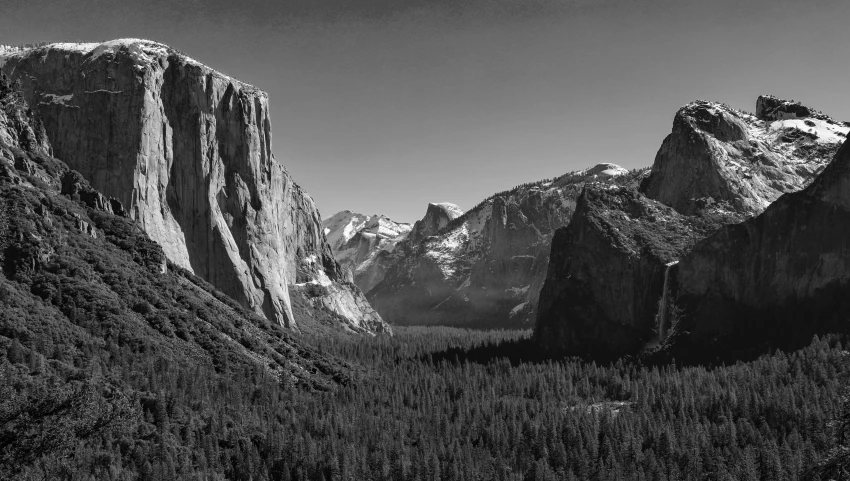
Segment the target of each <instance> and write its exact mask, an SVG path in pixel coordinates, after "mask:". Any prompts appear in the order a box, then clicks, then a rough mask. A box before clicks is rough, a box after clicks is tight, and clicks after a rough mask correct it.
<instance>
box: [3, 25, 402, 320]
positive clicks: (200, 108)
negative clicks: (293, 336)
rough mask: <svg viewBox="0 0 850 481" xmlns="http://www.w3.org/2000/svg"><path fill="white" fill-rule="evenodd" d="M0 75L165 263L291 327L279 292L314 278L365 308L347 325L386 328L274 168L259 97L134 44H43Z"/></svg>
mask: <svg viewBox="0 0 850 481" xmlns="http://www.w3.org/2000/svg"><path fill="white" fill-rule="evenodd" d="M0 65H2V68H3V70H4V71H5V72H6V73H7V74H9V75H10V76H11V77H12V78H13V79H19V80H20V81H21V83H22V87H23V91H24V93H25V96H26V98H27V101H28V102H29V104H30V105H31V106H33V108H35V109H37V110H38V112H39V113H40V115H41V117H42V118H43V119H44V124H45V128H46V131H47V133H48V136H49V138H50V139H51V143H52V145H53V149H54V152H53V153H54V155H55V156H56V157H58V158H61V159H63V160H64V161H65V162H66V163H68V165H70V166H71V167H72V168H73V169H75V170H78V171H79V172H80V173H82V174H83V176H85V177H86V178H87V179H88V180H89V181H90V182H91V183H92V185H93V186H94V187H95V188H97V189H99V190H100V191H102V192H104V194H106V195H108V196H112V197H115V198H117V199H119V200H120V201H121V202H122V203H123V204H124V206H126V208H127V209H128V211H129V213H130V215H131V217H133V218H134V219H136V220H137V221H138V222H139V223H140V224H141V225H142V227H143V228H144V229H145V231H146V232H147V233H148V235H150V236H151V238H153V239H154V240H156V241H157V242H158V243H160V244H161V245H162V246H163V249H164V250H165V252H166V254H167V255H168V257H169V258H170V259H172V261H174V262H175V263H177V264H179V265H181V266H183V267H185V268H187V269H190V270H191V271H193V272H194V273H195V274H196V275H199V276H200V277H202V278H204V279H206V280H207V281H209V282H210V283H212V284H213V285H215V286H216V287H217V288H219V289H220V290H222V291H224V292H225V293H227V294H228V295H229V296H231V297H233V298H234V299H236V300H237V301H239V302H240V303H242V304H243V305H245V306H247V307H250V308H252V309H254V310H255V311H257V312H259V313H263V314H264V315H265V316H266V317H267V318H269V319H273V320H277V321H279V322H281V323H282V324H285V325H287V326H290V327H293V326H295V322H296V319H295V318H294V316H293V313H292V308H291V303H290V300H289V286H290V285H293V284H305V283H309V282H313V281H316V282H319V281H320V280H321V282H325V283H327V282H331V283H336V284H339V285H338V286H337V287H339V289H336V290H337V291H340V292H338V293H337V294H339V293H345V296H346V297H351V299H350V301H354V300H355V299H358V298H359V299H361V300H362V302H360V303H356V302H355V304H357V306H358V307H357V308H356V309H350V308H346V309H343V310H341V311H340V312H339V313H338V314H339V315H340V316H341V318H342V319H343V322H345V323H346V324H347V325H348V326H349V327H352V328H354V329H355V330H367V331H371V330H383V329H384V328H385V327H386V326H385V325H384V324H383V322H382V321H381V320H380V317H379V316H377V314H376V313H374V311H372V310H371V308H370V307H369V306H368V303H366V302H365V299H362V297H363V296H362V294H361V293H360V291H359V290H358V289H357V288H356V287H354V286H353V285H351V284H348V283H345V282H344V281H343V280H342V278H341V276H340V272H339V266H338V264H337V263H336V261H335V260H334V258H333V256H332V254H331V250H330V248H329V246H328V244H327V241H326V239H325V236H324V233H323V231H322V228H321V224H320V222H321V218H320V216H319V213H318V211H317V209H316V207H315V205H314V203H313V200H312V199H311V198H310V197H309V196H308V195H307V194H306V193H304V192H303V191H302V190H301V189H300V187H298V185H297V184H295V182H294V181H293V180H292V178H291V177H290V176H289V174H288V173H287V171H286V169H285V168H284V167H283V166H282V165H281V164H279V163H278V162H277V161H276V160H275V159H274V156H273V154H272V134H271V122H270V119H269V109H268V96H267V94H266V93H265V92H263V91H261V90H259V89H257V88H255V87H252V86H250V85H248V84H245V83H242V82H239V81H238V80H235V79H232V78H230V77H228V76H226V75H223V74H221V73H218V72H216V71H214V70H212V69H210V68H209V67H206V66H204V65H202V64H200V63H198V62H196V61H194V60H192V59H191V58H188V57H186V56H185V55H183V54H181V53H179V52H177V51H175V50H173V49H171V48H169V47H167V46H164V45H161V44H158V43H155V42H149V41H144V40H117V41H112V42H106V43H103V44H53V45H49V46H47V47H43V48H39V49H35V50H30V51H25V52H22V53H18V54H15V55H12V56H10V57H8V58H6V59H3V60H0ZM340 282H342V283H341V284H340ZM322 292H323V294H322V295H324V296H327V295H331V294H328V292H326V291H322ZM320 297H321V296H320ZM335 301H338V299H337V300H335ZM322 303H323V304H330V305H335V304H338V303H337V302H328V299H325V300H324V301H323V302H322ZM348 304H350V302H348V301H346V305H348Z"/></svg>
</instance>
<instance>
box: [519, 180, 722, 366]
mask: <svg viewBox="0 0 850 481" xmlns="http://www.w3.org/2000/svg"><path fill="white" fill-rule="evenodd" d="M711 227H712V224H711V223H710V222H707V221H705V220H703V219H695V218H690V217H687V216H683V215H681V214H679V213H678V212H676V211H675V210H673V209H672V208H670V207H668V206H665V205H663V204H661V203H659V202H657V201H654V200H652V199H648V198H647V197H645V196H644V195H642V194H640V193H639V192H637V191H636V190H635V189H632V188H627V187H616V186H601V188H600V186H589V187H587V188H585V190H584V192H583V193H582V195H581V196H580V198H579V200H578V206H577V207H576V211H575V214H574V215H573V218H572V221H571V222H570V223H569V225H567V226H566V227H562V228H560V229H558V230H557V232H556V233H555V236H554V239H553V240H552V251H551V254H550V260H549V269H548V273H547V275H546V279H545V283H544V284H543V289H542V290H541V292H540V303H539V308H538V313H537V325H536V328H535V336H536V337H537V339H538V341H539V342H540V344H541V346H542V347H543V348H544V349H547V350H549V351H552V352H566V353H570V354H579V355H587V354H590V355H595V356H618V355H622V354H626V353H632V352H636V351H637V350H639V349H640V348H641V347H642V346H643V345H645V344H647V343H648V342H650V341H651V340H652V339H653V337H654V336H655V333H654V330H655V329H656V312H657V309H658V300H659V299H660V297H661V294H662V289H663V287H664V271H665V269H666V268H667V265H668V264H671V263H673V262H675V261H676V259H678V258H679V257H680V256H681V255H682V254H683V253H684V252H687V251H688V250H689V249H690V247H691V246H692V245H693V244H694V243H695V242H696V241H697V240H698V239H700V238H701V237H703V236H704V235H705V233H706V232H707V231H710V229H711Z"/></svg>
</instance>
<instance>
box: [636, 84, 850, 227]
mask: <svg viewBox="0 0 850 481" xmlns="http://www.w3.org/2000/svg"><path fill="white" fill-rule="evenodd" d="M783 102H784V101H781V100H778V99H776V98H775V97H770V96H761V97H759V98H758V100H757V109H756V110H757V113H758V116H754V115H751V114H748V113H746V112H741V111H738V110H735V109H732V108H731V107H729V106H726V105H723V104H719V103H714V102H705V101H696V102H693V103H690V104H688V105H686V106H685V107H683V108H682V109H680V110H679V111H678V112H677V113H676V116H675V118H674V120H673V131H672V132H671V133H670V135H668V136H667V138H666V139H664V142H663V143H662V144H661V148H660V149H659V150H658V154H657V155H656V158H655V162H654V163H653V166H652V175H651V176H650V178H649V180H648V182H647V184H646V185H645V186H644V189H643V190H644V192H645V193H646V195H647V196H648V197H650V198H652V199H656V200H658V201H659V202H662V203H664V204H667V205H669V206H671V207H673V208H674V209H676V210H677V211H678V212H680V213H682V214H685V215H692V214H694V213H696V212H697V211H698V210H700V209H704V208H705V207H707V206H712V205H714V204H719V206H718V207H717V208H720V209H725V210H728V211H733V212H738V213H742V214H745V215H752V214H757V213H759V212H761V211H762V210H764V209H765V208H766V207H767V206H768V205H770V204H771V203H772V202H773V201H775V200H776V199H777V198H779V196H780V195H782V194H784V193H786V192H796V191H798V190H800V189H802V188H803V187H805V186H806V185H808V183H809V182H811V181H812V179H814V177H815V176H816V175H817V174H818V173H820V172H821V171H823V169H824V168H825V167H826V164H827V163H828V162H829V160H830V159H831V158H832V155H833V154H834V153H835V150H836V148H837V145H840V144H841V143H842V142H843V141H844V139H845V138H846V135H847V132H848V131H850V127H848V125H845V124H844V123H843V122H838V121H836V120H833V119H831V118H830V117H827V116H825V115H822V114H820V115H815V114H814V112H813V111H811V110H810V109H808V108H807V107H802V106H800V107H801V108H798V109H794V108H792V107H782V105H785V104H789V105H799V104H791V103H788V102H784V103H783ZM774 104H776V106H774V107H772V108H768V107H766V106H767V105H774ZM780 108H785V109H786V110H788V111H789V112H791V111H792V110H793V112H796V113H799V114H800V115H801V116H800V117H796V113H786V114H783V115H780V113H779V112H780V111H779V109H780ZM809 113H811V114H812V115H813V116H809V115H808V114H809Z"/></svg>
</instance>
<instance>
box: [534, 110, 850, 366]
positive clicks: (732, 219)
mask: <svg viewBox="0 0 850 481" xmlns="http://www.w3.org/2000/svg"><path fill="white" fill-rule="evenodd" d="M788 105H791V106H792V107H787V106H788ZM796 105H798V104H795V103H791V102H785V101H781V100H778V99H776V98H775V97H768V96H763V97H759V99H758V101H757V106H758V109H757V110H758V112H759V115H760V117H761V118H758V117H756V116H753V115H750V114H747V113H745V112H740V111H736V110H734V109H732V108H730V107H728V106H725V105H722V104H718V103H709V102H704V101H697V102H694V103H691V104H688V105H686V106H685V107H683V108H682V109H680V110H679V111H678V112H677V114H676V116H675V118H674V122H673V129H672V132H671V134H670V135H669V136H668V137H667V138H666V139H665V140H664V142H663V144H662V146H661V148H660V149H659V151H658V155H657V156H656V158H655V162H654V164H653V166H652V169H651V171H650V172H649V174H648V175H647V176H646V177H645V178H643V179H642V180H641V182H640V187H639V188H637V189H631V188H628V187H626V188H622V187H621V188H618V189H611V188H609V187H607V186H598V185H594V184H589V185H587V186H586V187H585V191H584V193H583V194H582V195H581V197H580V198H579V202H578V206H577V207H576V213H575V215H573V217H572V220H571V222H570V224H569V225H568V226H567V227H565V228H562V229H559V231H558V232H557V233H556V235H555V237H554V239H553V241H552V251H551V262H550V264H549V269H548V273H547V275H546V280H545V283H544V285H543V288H542V291H541V294H540V304H539V311H538V314H537V321H536V336H537V338H538V340H539V342H540V343H541V345H542V346H543V347H544V348H547V349H550V350H552V351H566V352H571V353H577V354H590V355H597V356H606V355H611V356H619V355H622V354H627V353H634V352H637V351H639V350H640V349H642V348H645V347H647V346H650V347H651V346H653V345H657V344H659V343H661V342H662V341H663V340H664V338H665V337H666V334H667V333H668V332H669V330H670V328H671V325H670V324H671V319H672V317H673V316H671V315H668V314H669V310H670V309H669V308H670V306H669V305H668V304H669V302H668V301H670V300H671V299H672V298H671V297H670V293H671V289H672V287H671V286H672V284H670V285H668V283H670V282H672V281H673V280H675V278H676V275H675V271H676V267H674V266H675V265H676V263H677V262H679V261H680V260H682V259H683V258H686V256H687V255H688V253H689V252H690V251H691V250H692V249H694V246H695V245H697V244H698V242H700V241H701V240H702V239H704V238H706V237H707V236H709V235H711V234H713V233H714V232H716V231H718V229H721V228H723V226H726V225H734V224H738V223H740V222H742V221H745V220H746V219H748V218H750V217H751V216H753V215H755V214H758V213H760V212H762V211H763V210H764V209H765V208H766V207H767V206H769V205H771V203H772V202H774V201H776V199H777V198H780V196H782V195H783V194H786V193H790V192H795V191H799V190H800V189H802V188H804V187H805V186H807V185H809V184H810V183H811V182H812V181H813V180H814V179H815V178H816V176H817V174H818V173H820V172H822V171H824V169H825V168H826V166H827V165H828V164H829V161H830V159H831V158H832V155H833V154H834V153H835V152H836V150H837V149H838V147H839V146H840V145H841V143H842V141H843V139H844V138H845V136H846V134H847V132H848V130H850V129H848V127H847V126H846V125H844V124H843V123H840V122H837V121H835V120H833V119H831V118H829V117H827V116H825V115H823V114H820V113H815V112H814V111H813V110H812V109H808V108H805V110H803V109H800V108H798V107H794V106H796ZM783 106H786V107H783ZM782 108H785V109H786V110H788V111H789V112H796V113H799V114H803V113H804V112H808V113H809V114H810V115H811V116H810V117H793V118H791V115H796V114H791V113H787V114H780V113H777V112H780V111H781V109H782ZM789 228H790V227H789ZM700 245H701V244H700Z"/></svg>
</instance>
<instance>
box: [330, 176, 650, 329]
mask: <svg viewBox="0 0 850 481" xmlns="http://www.w3.org/2000/svg"><path fill="white" fill-rule="evenodd" d="M637 175H638V174H637V173H636V172H629V171H628V170H626V169H623V168H622V167H619V166H617V165H614V164H599V165H597V166H595V167H592V168H590V169H585V170H582V171H576V172H571V173H569V174H565V175H563V176H560V177H558V178H555V179H548V180H544V181H538V182H532V183H527V184H523V185H521V186H517V187H516V188H514V189H510V190H507V191H503V192H500V193H497V194H494V195H493V196H489V197H487V198H486V199H485V200H483V201H482V202H480V203H479V204H478V205H476V206H475V207H473V208H472V209H470V210H469V211H467V212H464V211H463V210H462V209H460V208H459V207H457V206H456V205H454V204H449V203H431V204H429V205H428V207H427V209H426V213H425V215H424V216H423V218H422V219H420V220H419V221H417V222H416V223H415V224H414V226H413V227H412V229H411V231H410V233H409V234H407V237H406V238H404V239H402V240H400V241H398V242H396V243H395V246H394V248H393V249H392V250H381V251H379V252H378V253H377V254H376V255H374V257H372V258H371V260H370V262H369V263H368V264H366V265H363V266H361V270H360V271H359V272H361V274H360V276H359V277H357V276H355V282H357V283H358V284H359V285H360V286H361V288H362V289H363V290H364V291H366V292H367V297H368V298H369V300H370V302H371V303H372V305H373V306H374V307H375V309H376V310H377V311H378V312H379V313H380V314H381V316H382V317H383V318H385V319H387V320H388V322H391V323H395V324H400V325H407V324H441V325H455V326H464V327H512V328H522V327H530V326H531V322H532V319H533V313H534V312H535V307H536V304H537V293H538V292H539V289H540V285H541V284H542V281H543V277H544V276H545V273H546V266H547V264H548V250H549V242H550V240H551V236H552V234H553V232H554V230H555V229H556V228H558V227H560V226H562V225H564V224H566V223H567V222H568V221H569V217H570V215H571V214H572V208H573V207H574V205H575V199H576V198H577V197H578V195H579V193H580V191H581V186H582V185H584V183H585V182H599V183H615V182H637ZM328 235H329V236H333V235H334V234H333V233H329V234H328ZM338 252H339V251H335V253H336V255H337V256H339V255H340V254H339V253H338ZM364 279H368V281H365V282H364ZM376 280H380V281H379V282H375V281H376Z"/></svg>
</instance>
